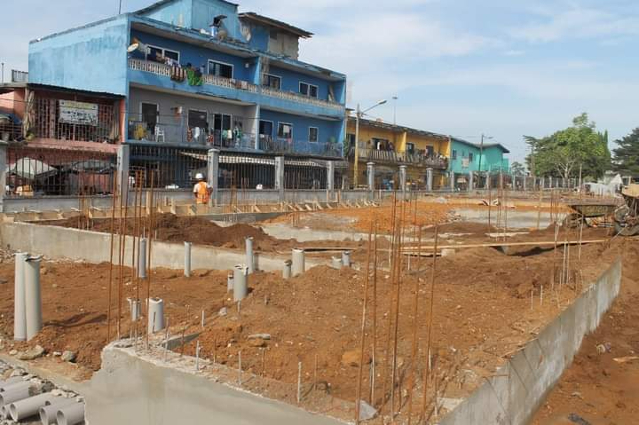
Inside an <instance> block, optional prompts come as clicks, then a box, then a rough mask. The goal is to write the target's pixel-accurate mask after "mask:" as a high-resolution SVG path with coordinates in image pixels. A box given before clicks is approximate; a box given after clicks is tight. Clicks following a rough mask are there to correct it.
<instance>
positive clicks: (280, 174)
mask: <svg viewBox="0 0 639 425" xmlns="http://www.w3.org/2000/svg"><path fill="white" fill-rule="evenodd" d="M275 189H276V190H278V191H279V194H280V202H284V157H283V156H276V157H275Z"/></svg>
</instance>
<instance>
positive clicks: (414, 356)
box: [407, 226, 422, 425]
mask: <svg viewBox="0 0 639 425" xmlns="http://www.w3.org/2000/svg"><path fill="white" fill-rule="evenodd" d="M417 241H418V242H417V270H416V274H415V287H414V291H415V298H414V299H413V346H412V351H411V360H412V365H411V369H410V374H409V377H408V414H407V416H408V425H410V424H411V416H412V413H413V387H414V386H415V381H414V380H415V373H416V371H417V370H416V369H417V357H418V352H419V339H418V337H417V328H418V327H419V326H418V320H417V315H418V314H419V276H420V272H419V266H420V259H421V256H422V252H421V248H422V228H421V226H420V227H419V235H418V237H417Z"/></svg>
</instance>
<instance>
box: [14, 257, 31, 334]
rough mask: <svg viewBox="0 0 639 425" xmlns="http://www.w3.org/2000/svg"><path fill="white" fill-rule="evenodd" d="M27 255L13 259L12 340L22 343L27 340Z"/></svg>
mask: <svg viewBox="0 0 639 425" xmlns="http://www.w3.org/2000/svg"><path fill="white" fill-rule="evenodd" d="M27 256H28V254H27V253H26V252H18V253H17V254H16V257H15V261H16V264H15V279H14V281H15V284H14V285H15V289H14V301H13V317H14V319H13V339H15V340H16V341H24V340H26V339H27V312H26V310H25V309H26V305H25V293H24V290H25V287H24V263H25V260H26V259H27Z"/></svg>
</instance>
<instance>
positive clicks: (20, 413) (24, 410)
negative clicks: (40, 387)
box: [9, 393, 53, 422]
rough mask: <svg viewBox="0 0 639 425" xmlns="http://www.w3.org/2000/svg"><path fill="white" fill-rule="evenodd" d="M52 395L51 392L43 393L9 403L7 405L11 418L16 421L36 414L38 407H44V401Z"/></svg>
mask: <svg viewBox="0 0 639 425" xmlns="http://www.w3.org/2000/svg"><path fill="white" fill-rule="evenodd" d="M52 397H53V396H52V395H51V394H49V393H44V394H39V395H36V396H33V397H29V398H25V399H24V400H20V401H16V402H13V403H11V404H10V405H9V413H10V414H11V418H12V419H13V420H14V421H16V422H18V421H21V420H22V419H25V418H29V417H31V416H33V415H37V414H38V411H39V410H40V408H41V407H44V403H45V402H46V401H47V400H49V399H51V398H52Z"/></svg>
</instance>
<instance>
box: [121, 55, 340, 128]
mask: <svg viewBox="0 0 639 425" xmlns="http://www.w3.org/2000/svg"><path fill="white" fill-rule="evenodd" d="M129 69H130V70H132V71H141V72H143V73H146V74H152V75H154V76H159V77H166V78H167V79H169V80H170V79H171V76H172V74H174V73H175V70H174V69H173V68H172V67H171V66H169V65H165V64H162V63H157V62H151V61H146V60H141V59H129ZM134 77H135V76H134ZM132 80H133V81H135V80H136V78H132ZM142 82H144V83H146V84H151V85H154V84H162V85H165V86H166V85H168V82H167V81H166V80H154V79H151V80H149V79H143V81H142ZM171 83H173V87H175V88H179V89H181V88H182V87H177V85H183V86H184V89H186V90H187V91H196V92H199V91H202V90H201V89H199V88H200V87H202V86H203V87H204V88H205V91H208V92H211V94H212V95H218V96H221V97H230V98H234V99H237V100H241V101H245V102H250V103H259V104H266V105H265V106H269V105H268V104H269V103H273V105H271V106H273V107H282V106H283V107H285V108H287V109H299V106H294V105H291V104H284V105H282V104H281V101H285V102H291V103H293V104H296V105H301V106H304V107H316V108H319V110H309V111H305V112H309V113H314V114H317V115H321V114H326V115H332V116H336V117H337V116H343V114H344V105H342V104H340V103H336V102H330V101H327V100H322V99H316V98H313V97H309V96H304V95H302V94H299V93H294V92H285V91H282V90H277V89H273V88H271V87H262V86H258V85H255V84H252V83H249V82H247V81H241V80H235V79H230V78H223V77H218V76H215V75H209V74H205V75H202V86H189V85H188V83H187V82H185V81H182V82H179V81H175V80H171ZM173 87H171V88H173ZM189 87H195V88H198V90H195V88H194V89H188V88H189ZM209 89H210V90H209ZM269 99H271V100H272V102H269V101H268V100H269Z"/></svg>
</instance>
